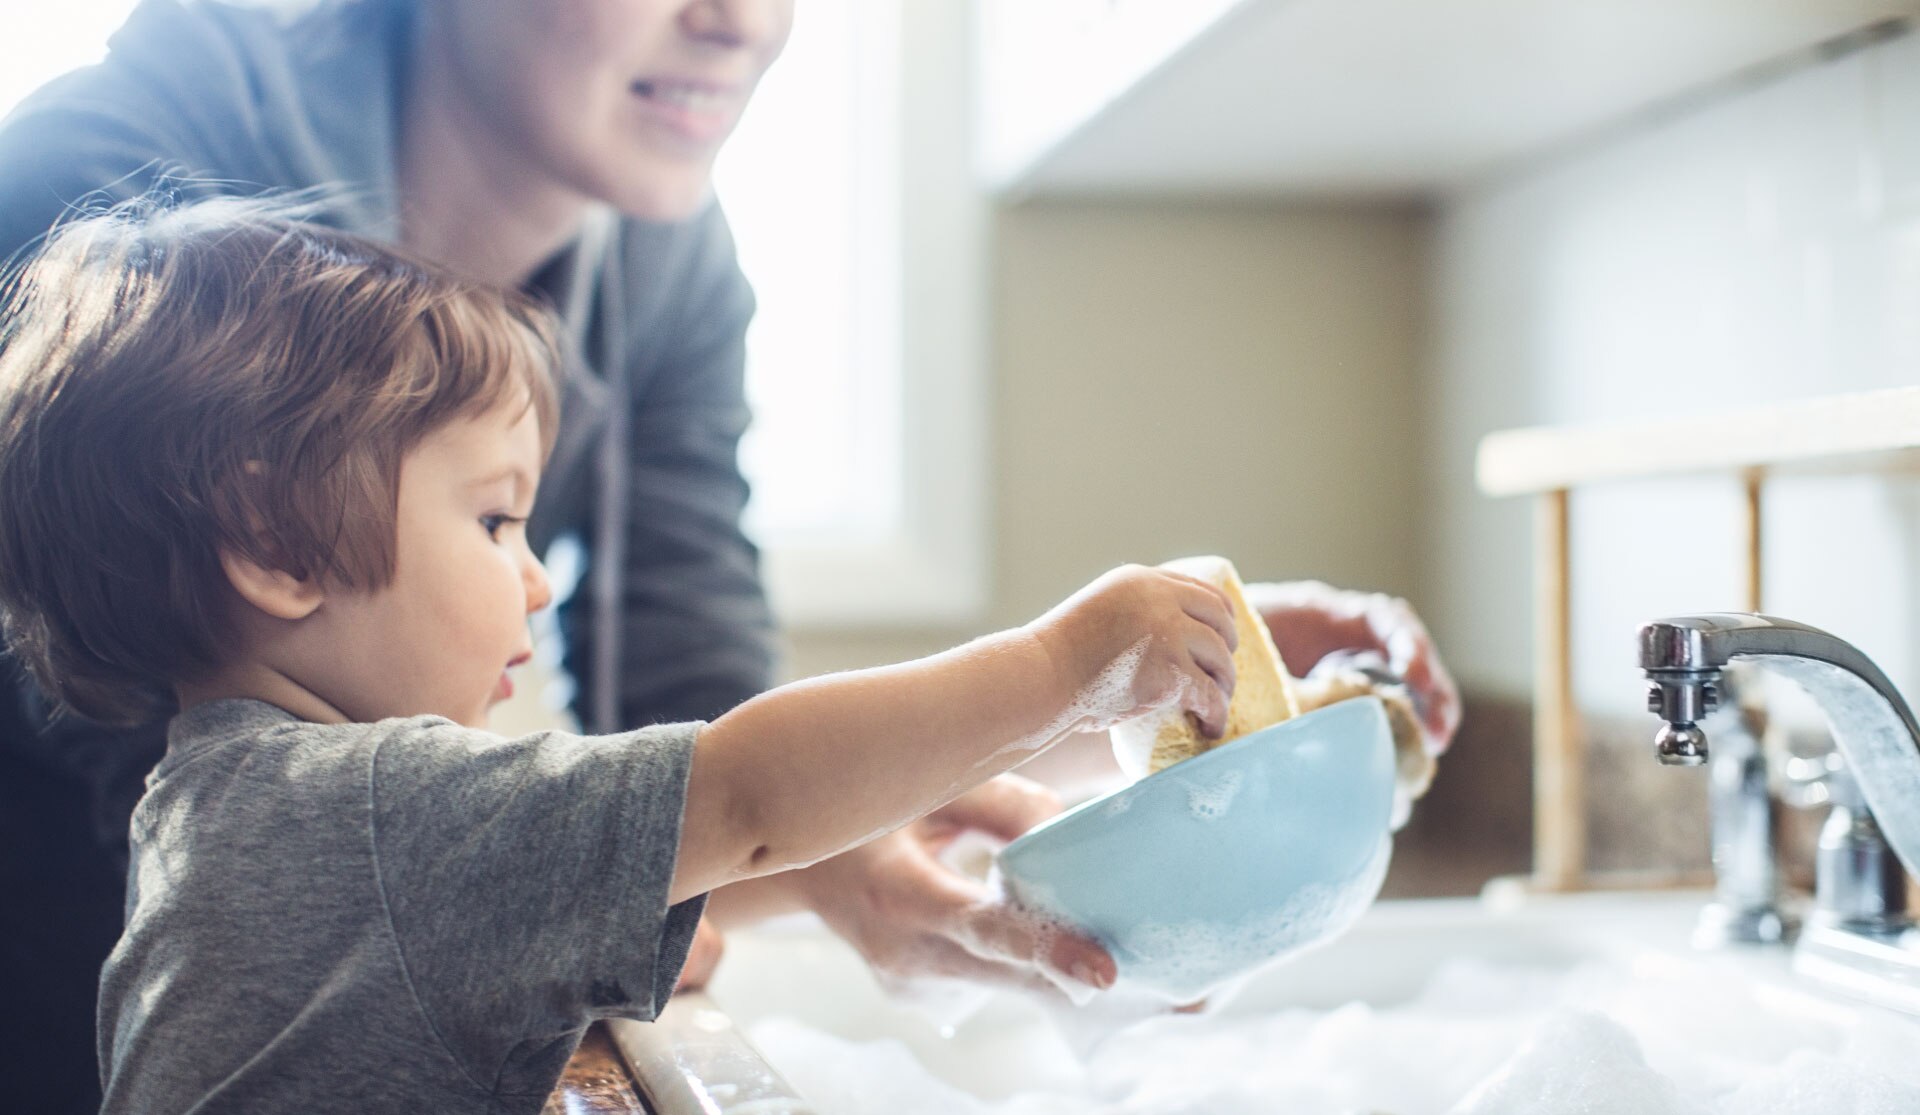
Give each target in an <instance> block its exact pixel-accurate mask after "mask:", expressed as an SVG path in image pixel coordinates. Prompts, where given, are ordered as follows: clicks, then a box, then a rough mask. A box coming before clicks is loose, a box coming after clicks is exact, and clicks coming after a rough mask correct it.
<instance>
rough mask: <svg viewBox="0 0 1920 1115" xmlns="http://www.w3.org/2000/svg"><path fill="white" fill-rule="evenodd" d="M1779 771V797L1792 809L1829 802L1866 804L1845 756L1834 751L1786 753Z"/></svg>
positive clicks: (1818, 805)
mask: <svg viewBox="0 0 1920 1115" xmlns="http://www.w3.org/2000/svg"><path fill="white" fill-rule="evenodd" d="M1780 774H1781V779H1780V800H1781V801H1783V802H1786V803H1787V804H1788V805H1791V806H1793V807H1794V808H1795V809H1817V808H1819V807H1820V806H1822V805H1826V804H1829V803H1832V804H1834V805H1839V806H1844V807H1846V808H1848V809H1857V808H1861V807H1863V806H1864V805H1865V804H1866V800H1865V798H1864V797H1863V796H1862V795H1861V793H1860V783H1859V780H1858V779H1856V778H1854V777H1853V772H1852V771H1850V770H1848V769H1847V759H1846V756H1844V755H1842V754H1840V752H1839V751H1837V750H1836V751H1828V752H1826V753H1825V754H1821V755H1790V756H1788V757H1787V761H1786V763H1785V764H1784V765H1783V766H1782V768H1781V771H1780Z"/></svg>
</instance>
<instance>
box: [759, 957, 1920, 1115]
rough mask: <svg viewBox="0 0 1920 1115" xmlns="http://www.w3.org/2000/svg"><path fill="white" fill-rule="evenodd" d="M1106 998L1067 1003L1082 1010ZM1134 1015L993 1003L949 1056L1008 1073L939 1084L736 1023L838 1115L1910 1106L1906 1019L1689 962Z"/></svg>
mask: <svg viewBox="0 0 1920 1115" xmlns="http://www.w3.org/2000/svg"><path fill="white" fill-rule="evenodd" d="M1111 995H1112V993H1106V994H1103V995H1102V996H1101V997H1100V998H1099V999H1097V1000H1096V1001H1095V1003H1094V1005H1093V1007H1092V1008H1091V1009H1090V1010H1089V1011H1081V1012H1073V1013H1074V1014H1075V1015H1076V1016H1078V1017H1083V1018H1084V1017H1087V1016H1088V1015H1089V1014H1092V1013H1095V1012H1098V1011H1100V1010H1101V1008H1102V1006H1103V1005H1104V1004H1105V1003H1106V1002H1108V1001H1109V1000H1110V997H1111ZM1021 1009H1024V1010H1025V1013H1018V1011H1019V1010H1021ZM1066 1013H1068V1012H1065V1011H1062V1012H1061V1014H1062V1015H1065V1014H1066ZM1132 1021H1133V1023H1134V1024H1132V1025H1129V1026H1127V1027H1126V1028H1124V1029H1120V1030H1118V1032H1113V1031H1109V1033H1108V1034H1107V1035H1106V1036H1105V1040H1103V1041H1099V1042H1097V1043H1091V1042H1089V1043H1066V1042H1063V1041H1062V1040H1061V1038H1060V1037H1059V1035H1058V1034H1057V1033H1055V1032H1054V1031H1052V1030H1051V1029H1050V1028H1049V1027H1048V1026H1047V1024H1046V1022H1045V1021H1043V1020H1042V1018H1041V1017H1040V1016H1038V1012H1036V1011H1034V1010H1032V1009H1031V1008H1030V1007H1026V1008H1022V1007H1021V1005H1020V1002H1019V1001H1018V1000H1015V999H1013V998H1012V997H1010V996H1001V997H1000V998H999V999H998V1000H997V1001H996V1005H995V1006H994V1007H992V1008H991V1009H990V1010H989V1011H988V1012H985V1013H983V1015H982V1017H981V1019H980V1020H979V1022H978V1024H977V1029H978V1031H979V1032H978V1033H975V1032H974V1031H973V1030H970V1029H965V1028H963V1029H962V1031H961V1032H960V1035H959V1037H958V1039H956V1049H972V1048H980V1047H981V1045H982V1044H985V1043H993V1044H994V1045H995V1047H996V1048H998V1049H1000V1050H1001V1051H1002V1057H1003V1063H1009V1062H1011V1063H1017V1064H1019V1071H1020V1073H1021V1075H1020V1076H1018V1077H1008V1076H1004V1075H1001V1076H996V1074H995V1072H994V1071H993V1067H992V1066H984V1065H973V1064H968V1063H964V1062H958V1061H949V1062H947V1063H946V1064H944V1065H943V1066H942V1068H941V1070H940V1071H939V1072H938V1073H936V1072H935V1071H934V1070H931V1069H930V1068H929V1067H928V1065H927V1064H926V1063H923V1062H922V1061H921V1060H920V1059H919V1058H918V1057H916V1056H915V1055H914V1054H913V1053H911V1052H910V1051H909V1050H908V1048H907V1047H906V1046H905V1045H903V1044H902V1043H900V1042H898V1041H895V1040H891V1039H887V1040H880V1041H862V1040H850V1039H848V1038H844V1037H840V1036H836V1035H834V1034H829V1033H827V1032H824V1031H822V1030H819V1029H815V1028H813V1027H810V1026H807V1025H804V1024H803V1023H801V1022H799V1021H796V1020H794V1019H792V1018H788V1017H773V1018H768V1019H764V1020H762V1021H760V1022H758V1023H754V1024H752V1025H750V1026H749V1033H750V1036H751V1037H752V1039H753V1041H754V1042H755V1043H756V1044H757V1045H758V1046H759V1047H760V1049H761V1050H762V1051H763V1052H764V1053H765V1054H766V1055H767V1056H768V1058H769V1059H770V1060H771V1061H772V1062H773V1064H774V1065H775V1067H776V1068H778V1069H779V1070H780V1072H781V1073H782V1075H784V1076H785V1077H786V1078H787V1079H788V1080H789V1081H790V1082H791V1083H792V1084H793V1086H794V1087H795V1088H796V1089H797V1090H798V1091H799V1092H800V1094H801V1095H804V1096H806V1097H807V1098H808V1099H809V1100H810V1101H811V1102H812V1103H814V1104H815V1105H816V1106H817V1107H818V1108H819V1109H820V1110H822V1111H833V1112H836V1113H840V1115H897V1113H899V1112H903V1111H912V1112H915V1113H916V1115H1132V1113H1137V1112H1147V1111H1152V1112H1156V1113H1161V1112H1166V1113H1177V1115H1203V1113H1204V1115H1267V1113H1274V1112H1284V1113H1286V1115H1352V1113H1354V1112H1392V1113H1393V1115H1509V1113H1512V1115H1521V1113H1524V1115H1601V1113H1607V1115H1611V1113H1613V1112H1622V1113H1626V1112H1631V1113H1632V1115H1807V1113H1809V1112H1820V1113H1821V1115H1828V1113H1833V1115H1911V1113H1912V1112H1915V1111H1920V1021H1916V1020H1914V1019H1909V1018H1905V1017H1902V1016H1898V1015H1894V1014H1891V1013H1889V1012H1882V1011H1862V1012H1859V1013H1852V1012H1841V1011H1835V1012H1831V1013H1825V1012H1808V1011H1807V1010H1805V1009H1804V1006H1803V1005H1802V1004H1800V1003H1798V1002H1795V1001H1790V1000H1789V1001H1781V1000H1778V999H1777V998H1770V997H1769V996H1768V995H1766V994H1764V993H1762V992H1761V991H1760V990H1757V989H1756V988H1755V987H1754V986H1753V985H1750V984H1748V983H1746V982H1744V981H1742V980H1740V979H1738V978H1736V977H1734V976H1732V975H1730V974H1727V973H1724V972H1716V971H1715V970H1714V969H1713V967H1712V965H1710V964H1706V963H1698V964H1695V963H1678V964H1672V965H1661V964H1649V963H1643V962H1639V961H1633V962H1625V961H1623V962H1617V963H1615V962H1607V963H1603V962H1598V961H1595V962H1590V963H1587V964H1583V965H1578V966H1575V967H1573V968H1571V969H1565V970H1556V969H1552V968H1539V967H1530V966H1527V965H1522V964H1502V963H1494V962H1489V961H1486V960H1457V961H1453V962H1450V963H1448V964H1447V965H1445V966H1443V967H1442V968H1440V969H1439V970H1437V971H1436V972H1435V974H1434V977H1433V978H1432V979H1431V980H1430V981H1429V983H1428V985H1427V987H1426V989H1425V990H1424V991H1423V992H1422V993H1420V994H1419V995H1418V996H1416V997H1415V998H1414V999H1412V1000H1411V1001H1408V1002H1404V1003H1398V1004H1395V1005H1389V1006H1369V1005H1367V1004H1362V1003H1349V1004H1347V1005H1345V1006H1341V1007H1337V1008H1334V1009H1330V1010H1310V1009H1301V1008H1294V1009H1273V1010H1266V1011H1261V1012H1258V1013H1238V1014H1236V1013H1235V1011H1234V1008H1232V1007H1228V1008H1227V1009H1225V1010H1222V1011H1218V1012H1214V1013H1209V1014H1201V1015H1169V1014H1166V1013H1164V1011H1162V1012H1161V1013H1158V1014H1155V1015H1153V1016H1151V1017H1146V1018H1144V1020H1142V1019H1140V1018H1138V1017H1136V1018H1135V1019H1133V1020H1132ZM1076 1046H1077V1047H1078V1049H1079V1052H1078V1055H1077V1056H1076V1054H1075V1048H1076ZM1789 1047H1790V1048H1789ZM1030 1051H1031V1055H1029V1052H1030ZM1023 1057H1024V1058H1025V1060H1024V1061H1023V1060H1022V1058H1023ZM960 1083H965V1084H966V1085H967V1089H965V1090H963V1088H961V1087H960V1086H958V1085H959V1084H960ZM1576 1084H1579V1085H1582V1087H1575V1086H1574V1085H1576Z"/></svg>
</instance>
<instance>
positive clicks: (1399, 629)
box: [1246, 581, 1460, 755]
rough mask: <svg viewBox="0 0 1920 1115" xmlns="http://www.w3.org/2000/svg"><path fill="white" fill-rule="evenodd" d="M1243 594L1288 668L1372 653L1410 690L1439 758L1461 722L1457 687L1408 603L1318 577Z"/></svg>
mask: <svg viewBox="0 0 1920 1115" xmlns="http://www.w3.org/2000/svg"><path fill="white" fill-rule="evenodd" d="M1246 595H1247V602H1248V604H1250V605H1251V606H1252V607H1253V608H1254V610H1256V611H1258V612H1259V613H1260V617H1261V618H1262V619H1264V620H1265V621H1266V623H1267V628H1268V629H1269V630H1271V631H1272V632H1273V642H1274V646H1275V647H1276V648H1278V650H1279V651H1280V657H1281V659H1282V660H1284V661H1285V662H1286V665H1287V672H1288V673H1291V674H1292V675H1293V676H1295V677H1306V676H1307V675H1308V674H1309V673H1311V672H1312V671H1313V668H1314V667H1315V666H1316V665H1318V664H1319V663H1320V661H1321V660H1322V659H1324V658H1326V657H1327V656H1328V655H1332V654H1340V653H1342V652H1365V651H1372V652H1375V653H1377V654H1379V655H1380V656H1381V657H1383V658H1384V659H1385V660H1386V664H1387V670H1388V671H1389V672H1390V673H1392V674H1394V675H1395V676H1397V677H1398V678H1399V679H1400V680H1401V681H1402V682H1403V683H1404V684H1405V685H1406V687H1407V689H1408V691H1409V692H1410V694H1411V696H1412V702H1413V705H1414V708H1415V711H1416V712H1417V714H1418V717H1419V721H1420V731H1421V735H1422V737H1423V738H1424V740H1425V743H1426V749H1427V753H1428V754H1430V755H1438V754H1440V753H1441V752H1443V751H1445V750H1446V749H1447V745H1448V744H1450V743H1451V742H1453V734H1454V732H1456V731H1457V730H1459V727H1460V691H1459V690H1458V689H1457V688H1455V687H1454V684H1453V676H1452V675H1451V674H1449V673H1448V672H1447V667H1446V665H1445V664H1444V663H1443V662H1441V661H1440V654H1439V652H1438V651H1437V650H1435V649H1434V646H1433V637H1432V636H1430V635H1428V634H1427V628H1426V625H1425V624H1423V623H1421V622H1420V617H1419V616H1418V615H1416V614H1414V611H1413V608H1412V607H1411V606H1410V605H1409V604H1408V603H1407V602H1406V601H1405V600H1401V599H1399V598H1398V597H1393V596H1388V595H1386V594H1384V593H1377V592H1354V591H1351V590H1346V589H1337V588H1334V587H1333V586H1332V585H1329V584H1325V583H1323V582H1320V581H1290V582H1287V583H1284V584H1250V585H1248V586H1246Z"/></svg>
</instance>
